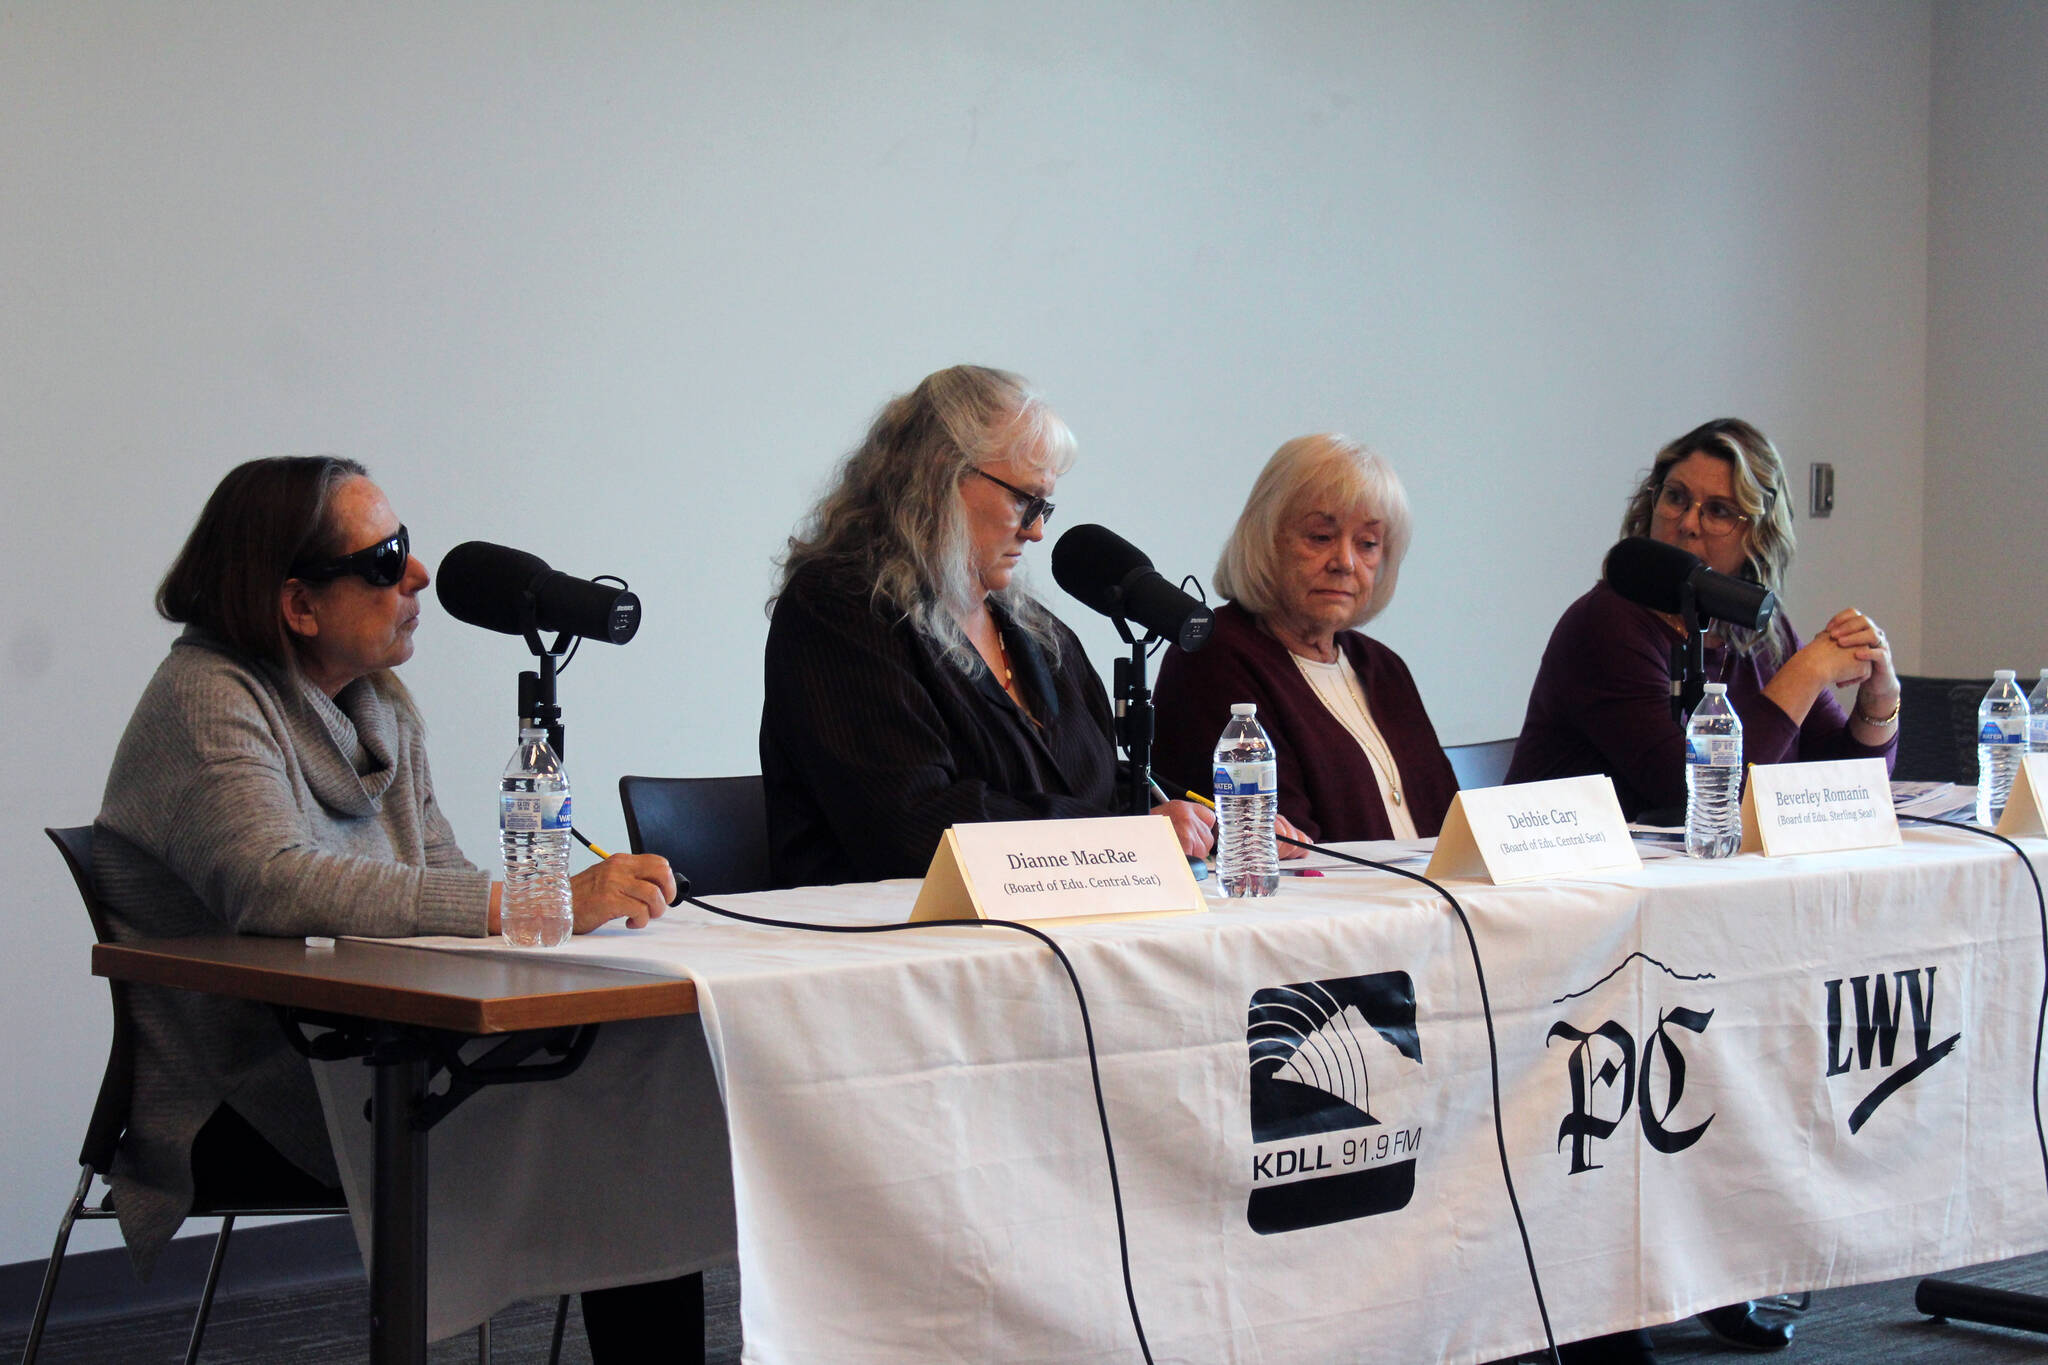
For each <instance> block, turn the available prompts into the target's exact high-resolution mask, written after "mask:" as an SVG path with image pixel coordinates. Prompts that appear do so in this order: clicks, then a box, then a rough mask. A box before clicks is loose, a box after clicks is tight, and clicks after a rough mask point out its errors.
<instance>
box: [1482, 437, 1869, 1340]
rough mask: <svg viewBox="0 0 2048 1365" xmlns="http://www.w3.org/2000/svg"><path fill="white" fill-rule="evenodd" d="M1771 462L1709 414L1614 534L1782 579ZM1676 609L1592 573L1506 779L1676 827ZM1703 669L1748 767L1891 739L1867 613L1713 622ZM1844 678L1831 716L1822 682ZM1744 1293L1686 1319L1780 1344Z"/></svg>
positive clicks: (1779, 486)
mask: <svg viewBox="0 0 2048 1365" xmlns="http://www.w3.org/2000/svg"><path fill="white" fill-rule="evenodd" d="M1784 486H1785V466H1784V463H1783V461H1781V460H1780V459H1779V458H1778V452H1777V450H1776V448H1775V447H1773V446H1772V445H1771V443H1770V440H1769V439H1768V438H1767V437H1765V435H1764V434H1763V433H1762V432H1761V431H1758V430H1757V429H1756V428H1755V427H1753V426H1751V425H1750V424H1749V423H1747V422H1744V421H1741V420H1739V419H1737V418H1733V417H1723V418H1720V419H1717V420H1715V421H1712V422H1708V423H1706V424H1705V425H1704V426H1700V427H1697V428H1695V429H1693V430H1692V431H1689V432H1687V433H1686V434H1685V435H1683V436H1681V437H1679V438H1678V439H1677V440H1675V441H1673V442H1672V443H1671V444H1670V445H1668V446H1665V447H1664V448H1663V449H1662V450H1660V451H1658V452H1657V458H1656V460H1655V461H1654V462H1653V463H1652V464H1651V466H1650V470H1649V473H1648V474H1646V475H1644V477H1643V481H1642V483H1641V484H1639V485H1638V486H1637V488H1636V491H1635V494H1634V496H1633V497H1631V498H1630V499H1629V504H1628V512H1627V514H1626V515H1625V516H1624V517H1623V518H1622V523H1621V533H1622V535H1624V536H1649V537H1650V538H1651V539H1653V540H1658V541H1662V542H1663V543H1664V544H1666V545H1675V546H1677V547H1678V548H1679V549H1682V550H1687V551H1690V552H1691V553H1693V554H1695V555H1698V556H1699V557H1700V558H1701V559H1702V560H1703V561H1705V563H1706V565H1707V567H1708V568H1710V569H1713V570H1715V571H1716V572H1719V573H1725V574H1732V575H1735V576H1738V577H1742V578H1748V579H1751V580H1753V581H1755V582H1758V583H1761V584H1763V585H1764V586H1765V587H1767V588H1770V589H1771V590H1772V591H1773V592H1779V591H1782V590H1783V587H1784V579H1785V571H1786V569H1787V568H1789V567H1790V566H1791V563H1792V551H1793V548H1794V540H1793V535H1792V507H1791V499H1790V498H1788V497H1785V496H1784V495H1783V493H1782V490H1783V488H1784ZM1683 636H1684V630H1683V627H1682V626H1681V625H1680V622H1679V618H1678V617H1676V616H1672V615H1669V614H1667V613H1664V612H1659V611H1652V610H1650V609H1649V608H1648V607H1642V606H1638V605H1636V604H1635V603H1633V602H1630V601H1627V600H1626V599H1624V598H1623V597H1622V596H1621V595H1620V594H1619V593H1617V592H1615V591H1614V590H1613V589H1612V588H1610V587H1609V586H1608V585H1607V584H1606V583H1605V582H1602V583H1598V584H1595V585H1594V587H1593V590H1592V591H1591V592H1588V593H1587V594H1586V595H1585V596H1584V597H1581V598H1580V599H1579V600H1578V601H1576V602H1574V603H1572V605H1571V606H1569V607H1567V608H1566V609H1565V613H1564V616H1563V617H1562V618H1561V619H1560V620H1559V621H1558V623H1557V629H1556V630H1554V631H1552V632H1551V635H1550V645H1549V647H1548V648H1546V649H1545V650H1544V651H1543V665H1542V667H1541V668H1540V669H1538V670H1537V674H1536V685H1535V687H1534V688H1533V689H1531V691H1530V693H1529V712H1528V715H1527V717H1526V718H1525V719H1524V720H1523V722H1522V735H1521V738H1520V739H1519V740H1518V741H1517V742H1516V744H1515V757H1514V761H1513V763H1511V764H1510V765H1509V766H1508V781H1510V782H1535V781H1540V780H1542V779H1544V778H1550V777H1575V776H1578V775H1580V774H1583V773H1606V774H1607V775H1608V776H1609V777H1611V778H1613V779H1614V790H1615V794H1616V795H1617V796H1618V797H1619V798H1620V800H1621V808H1622V811H1623V812H1624V813H1625V814H1626V815H1628V816H1629V817H1630V818H1631V819H1635V818H1637V817H1639V816H1642V815H1643V814H1644V813H1645V812H1655V815H1654V817H1653V818H1655V819H1657V820H1659V821H1660V822H1669V823H1676V822H1677V821H1678V820H1679V819H1682V818H1683V816H1682V815H1681V812H1682V811H1683V810H1684V807H1685V735H1684V732H1683V731H1681V730H1680V729H1679V727H1678V723H1677V722H1676V721H1674V720H1673V719H1672V718H1671V646H1672V645H1673V644H1674V643H1675V642H1677V641H1678V640H1680V639H1682V638H1683ZM1706 664H1707V679H1708V680H1709V681H1714V680H1720V681H1722V682H1726V683H1727V684H1728V699H1729V701H1730V702H1732V703H1734V706H1735V710H1736V713H1737V714H1738V715H1740V716H1741V717H1742V742H1743V757H1744V758H1745V759H1747V760H1748V761H1750V762H1752V763H1784V762H1788V761H1793V760H1811V759H1823V758H1882V759H1884V761H1885V765H1886V767H1890V765H1891V762H1892V759H1893V757H1894V755H1895V753H1896V751H1897V748H1898V738H1899V678H1898V674H1897V673H1896V672H1895V671H1894V670H1893V668H1892V655H1891V646H1890V645H1889V644H1888V643H1887V642H1886V640H1885V635H1884V632H1883V631H1882V630H1879V629H1878V627H1877V623H1876V622H1874V621H1872V620H1871V619H1870V618H1869V617H1868V616H1865V615H1864V614H1863V613H1862V612H1861V611H1858V610H1857V609H1855V608H1854V607H1851V608H1848V609H1846V610H1843V611H1839V612H1836V613H1835V615H1834V616H1833V617H1831V618H1830V619H1829V621H1828V623H1827V624H1826V625H1825V626H1823V627H1821V630H1820V633H1819V634H1817V635H1816V636H1814V638H1813V639H1812V640H1810V641H1804V642H1802V641H1801V640H1800V638H1799V635H1798V633H1797V632H1796V631H1794V630H1793V629H1792V625H1791V623H1790V622H1789V621H1787V620H1786V619H1785V616H1784V614H1783V613H1782V612H1781V613H1779V615H1778V616H1777V618H1776V619H1775V620H1774V621H1773V622H1772V623H1771V625H1770V626H1769V627H1768V628H1767V629H1765V630H1763V631H1744V630H1739V629H1736V628H1734V627H1732V626H1726V625H1723V626H1719V627H1716V629H1715V631H1714V633H1712V634H1710V635H1709V636H1708V637H1707V657H1706ZM1852 683H1853V684H1855V686H1856V697H1855V701H1854V706H1853V711H1852V712H1847V713H1845V712H1844V711H1843V710H1842V707H1841V704H1840V703H1839V702H1837V701H1836V700H1835V695H1834V689H1835V688H1837V687H1847V686H1849V685H1850V684H1852ZM1754 1310H1755V1305H1754V1304H1749V1303H1737V1304H1730V1305H1728V1306H1727V1307H1725V1308H1716V1309H1712V1310H1710V1311H1708V1312H1705V1313H1702V1314H1700V1315H1699V1317H1700V1321H1701V1323H1703V1324H1704V1325H1705V1326H1706V1328H1707V1330H1708V1331H1709V1332H1710V1333H1712V1334H1713V1335H1714V1336H1715V1337H1717V1338H1719V1339H1720V1340H1722V1341H1724V1342H1727V1343H1728V1344H1730V1345H1733V1346H1738V1347H1742V1348H1744V1349H1746V1350H1752V1351H1776V1350H1782V1349H1784V1348H1785V1347H1786V1346H1788V1345H1790V1344H1791V1341H1792V1329H1791V1327H1790V1326H1789V1325H1786V1324H1782V1323H1772V1322H1767V1321H1765V1320H1764V1319H1762V1318H1760V1317H1758V1316H1757V1315H1756V1313H1755V1311H1754ZM1561 1354H1562V1356H1563V1358H1564V1361H1565V1365H1646V1363H1647V1362H1654V1361H1655V1359H1656V1354H1655V1352H1654V1351H1653V1349H1652V1347H1651V1344H1650V1340H1649V1337H1648V1335H1647V1334H1646V1333H1643V1332H1621V1333H1616V1334H1614V1335H1612V1336H1606V1337H1597V1338H1594V1339H1592V1340H1589V1341H1580V1342H1573V1343H1571V1344H1569V1345H1567V1346H1565V1347H1562V1348H1561Z"/></svg>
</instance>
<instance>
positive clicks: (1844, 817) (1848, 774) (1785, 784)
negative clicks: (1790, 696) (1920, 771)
mask: <svg viewBox="0 0 2048 1365" xmlns="http://www.w3.org/2000/svg"><path fill="white" fill-rule="evenodd" d="M1898 842H1899V817H1898V814H1897V812H1896V811H1894V810H1893V808H1892V784H1891V775H1890V774H1889V773H1887V772H1886V771H1885V768H1884V760H1883V759H1881V758H1846V759H1840V760H1837V761H1835V762H1832V763H1758V764H1754V765H1752V766H1751V768H1750V770H1749V780H1748V781H1746V782H1745V783H1743V787H1742V851H1743V852H1744V853H1755V852H1758V851H1759V850H1761V851H1762V853H1763V855H1764V856H1765V857H1766V858H1777V857H1781V856H1783V855H1784V854H1787V853H1836V852H1840V851H1842V850H1844V849H1851V848H1885V847H1888V846H1890V845H1892V844H1896V843H1898Z"/></svg>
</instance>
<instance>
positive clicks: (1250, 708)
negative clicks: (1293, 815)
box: [1230, 670, 2048, 716]
mask: <svg viewBox="0 0 2048 1365" xmlns="http://www.w3.org/2000/svg"><path fill="white" fill-rule="evenodd" d="M2044 671H2048V670H2044ZM1230 714H1231V715H1233V716H1256V715H1257V714H1259V704H1258V703H1257V702H1255V701H1234V702H1232V703H1230Z"/></svg>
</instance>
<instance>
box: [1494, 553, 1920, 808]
mask: <svg viewBox="0 0 2048 1365" xmlns="http://www.w3.org/2000/svg"><path fill="white" fill-rule="evenodd" d="M1785 632H1786V634H1787V636H1788V637H1789V639H1790V649H1788V650H1787V651H1786V654H1787V657H1789V656H1790V654H1791V653H1793V652H1796V651H1797V650H1798V649H1799V648H1800V646H1801V645H1802V644H1803V643H1804V642H1803V641H1801V640H1800V638H1799V634H1798V632H1796V631H1794V630H1793V629H1792V627H1791V623H1790V622H1789V621H1788V622H1785ZM1679 638H1680V637H1679V633H1678V631H1677V630H1675V629H1674V628H1673V627H1672V626H1671V625H1670V624H1669V623H1668V622H1666V621H1665V620H1664V619H1663V618H1662V617H1660V616H1658V615H1657V614H1656V613H1655V612H1653V611H1651V610H1650V609H1649V608H1648V607H1641V606H1637V605H1636V604H1635V603H1633V602H1631V601H1629V600H1628V599H1627V598H1625V597H1623V596H1622V595H1621V594H1620V593H1618V592H1616V591H1614V589H1612V588H1610V587H1608V586H1607V584H1606V583H1604V582H1603V583H1599V584H1596V585H1595V586H1594V588H1593V590H1592V591H1591V592H1589V593H1587V594H1586V595H1585V596H1583V597H1581V598H1580V599H1579V600H1578V601H1576V602H1574V603H1572V604H1571V606H1569V607H1567V608H1566V609H1565V613H1564V615H1563V616H1562V617H1560V618H1559V619H1558V623H1557V629H1556V630H1553V631H1552V632H1551V633H1550V644H1549V646H1548V647H1546V648H1545V649H1544V651H1543V665H1542V667H1541V668H1539V669H1538V670H1537V673H1536V685H1535V686H1534V687H1533V688H1531V689H1530V691H1529V711H1528V714H1527V716H1526V717H1524V719H1523V721H1522V734H1521V738H1520V739H1519V740H1518V741H1516V744H1515V757H1514V761H1513V762H1512V763H1511V764H1509V765H1508V777H1507V780H1508V781H1510V782H1540V781H1543V780H1544V779H1546V778H1553V777H1578V776H1581V775H1583V774H1586V773H1606V774H1607V775H1608V776H1609V777H1611V778H1613V779H1614V791H1615V795H1616V796H1618V797H1619V798H1620V800H1621V810H1622V813H1623V814H1624V815H1626V816H1628V817H1629V818H1630V819H1634V818H1635V817H1636V816H1637V815H1638V814H1639V813H1641V812H1643V811H1646V810H1658V809H1668V808H1670V807H1674V806H1682V805H1684V804H1685V734H1684V732H1683V731H1682V730H1680V729H1679V727H1678V723H1677V722H1676V721H1674V720H1673V719H1672V718H1671V647H1672V645H1673V644H1675V643H1676V642H1677V641H1678V640H1679ZM1706 657H1707V680H1708V681H1710V682H1725V683H1727V684H1728V700H1729V702H1730V703H1732V704H1733V705H1734V707H1735V714H1736V715H1738V716H1740V717H1741V718H1742V756H1743V760H1744V762H1746V763H1792V762H1804V761H1813V760H1817V759H1831V758H1882V759H1883V760H1884V762H1885V767H1886V768H1887V769H1889V768H1890V767H1891V765H1892V761H1893V759H1894V758H1895V757H1896V755H1897V751H1898V733H1897V731H1894V732H1893V734H1892V737H1891V739H1890V740H1888V741H1887V742H1885V743H1884V744H1881V745H1878V746H1876V747H1874V748H1873V747H1872V746H1870V745H1867V744H1863V743H1860V742H1859V741H1858V740H1857V739H1856V737H1855V736H1854V735H1852V734H1850V733H1849V716H1848V713H1847V712H1845V711H1843V710H1842V705H1841V703H1840V702H1838V701H1836V700H1835V694H1834V693H1833V692H1832V691H1825V690H1824V691H1822V693H1821V694H1820V696H1818V697H1816V698H1815V699H1814V703H1813V707H1812V709H1810V710H1809V711H1808V712H1807V713H1806V719H1805V721H1804V722H1803V723H1800V724H1794V723H1793V721H1792V718H1791V717H1790V716H1788V715H1786V714H1785V712H1784V711H1783V710H1782V709H1780V708H1779V706H1778V704H1777V703H1776V702H1774V701H1772V700H1771V699H1770V698H1768V697H1766V696H1764V694H1763V691H1764V687H1765V685H1766V684H1767V683H1769V682H1770V680H1771V678H1772V676H1773V675H1774V674H1775V673H1776V672H1777V669H1776V666H1775V665H1771V666H1766V664H1765V663H1764V661H1763V660H1762V659H1761V658H1759V657H1757V656H1756V655H1750V656H1744V655H1741V654H1737V653H1736V652H1734V651H1733V650H1731V649H1728V648H1726V647H1725V646H1720V645H1711V644H1710V645H1709V646H1708V648H1707V656H1706Z"/></svg>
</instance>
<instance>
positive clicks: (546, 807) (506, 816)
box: [498, 792, 575, 834]
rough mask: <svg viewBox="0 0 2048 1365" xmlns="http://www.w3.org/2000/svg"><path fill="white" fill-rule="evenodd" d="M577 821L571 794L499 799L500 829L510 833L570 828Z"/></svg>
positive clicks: (511, 794)
mask: <svg viewBox="0 0 2048 1365" xmlns="http://www.w3.org/2000/svg"><path fill="white" fill-rule="evenodd" d="M574 818H575V817H574V812H573V811H572V810H571V809H570V806H569V793H567V792H506V793H505V794H504V795H503V796H501V797H500V798H499V799H498V828H499V829H501V830H503V831H504V832H505V833H507V834H540V833H543V832H545V831H550V830H560V829H567V828H569V826H570V824H571V823H572V822H573V820H574Z"/></svg>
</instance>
